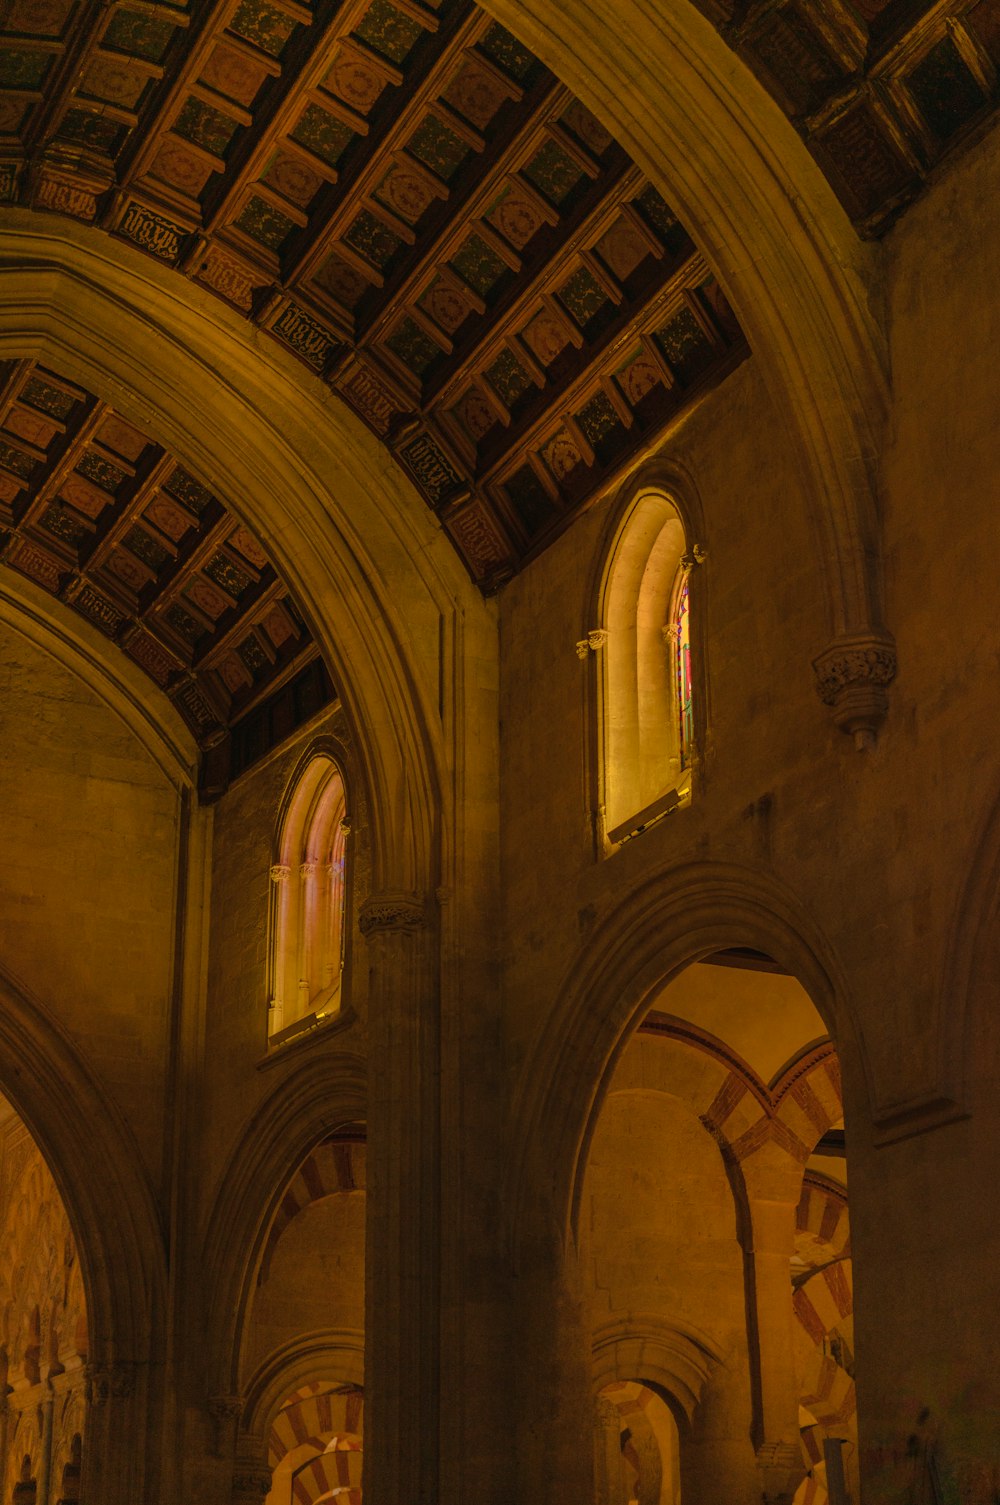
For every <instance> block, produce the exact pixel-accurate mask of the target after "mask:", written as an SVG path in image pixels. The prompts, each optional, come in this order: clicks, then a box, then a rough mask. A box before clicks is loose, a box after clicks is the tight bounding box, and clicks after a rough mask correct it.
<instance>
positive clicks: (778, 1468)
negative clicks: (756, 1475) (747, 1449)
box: [757, 1442, 806, 1505]
mask: <svg viewBox="0 0 1000 1505" xmlns="http://www.w3.org/2000/svg"><path fill="white" fill-rule="evenodd" d="M757 1467H758V1469H759V1470H760V1474H761V1493H762V1495H763V1497H764V1501H765V1505H791V1502H792V1500H793V1499H794V1497H795V1491H796V1490H797V1489H798V1487H799V1485H800V1484H801V1483H802V1480H803V1479H804V1478H805V1476H806V1469H805V1464H804V1463H803V1462H802V1452H801V1449H800V1448H799V1446H798V1445H797V1444H795V1443H793V1442H763V1443H761V1445H760V1447H759V1448H758V1449H757Z"/></svg>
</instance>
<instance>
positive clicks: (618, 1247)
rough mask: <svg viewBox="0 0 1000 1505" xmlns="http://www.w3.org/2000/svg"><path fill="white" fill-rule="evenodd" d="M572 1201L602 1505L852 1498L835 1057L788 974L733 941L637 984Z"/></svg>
mask: <svg viewBox="0 0 1000 1505" xmlns="http://www.w3.org/2000/svg"><path fill="white" fill-rule="evenodd" d="M578 1208H579V1222H578V1257H579V1270H580V1289H581V1292H582V1297H583V1303H584V1310H585V1313H586V1321H587V1322H588V1323H589V1329H590V1336H591V1343H592V1352H593V1396H594V1403H595V1416H596V1418H597V1425H596V1429H595V1460H596V1468H595V1476H596V1480H597V1491H598V1499H599V1500H600V1501H601V1502H602V1505H680V1502H681V1501H682V1500H683V1502H684V1505H692V1502H698V1501H700V1500H701V1499H703V1498H704V1499H708V1498H721V1497H724V1496H725V1495H727V1494H728V1496H729V1497H732V1498H736V1497H741V1496H745V1497H747V1498H749V1494H750V1492H751V1491H752V1492H758V1493H759V1492H760V1490H761V1489H763V1490H764V1492H765V1493H766V1494H767V1495H769V1496H772V1497H774V1498H780V1499H783V1500H786V1501H788V1502H791V1501H792V1500H793V1499H794V1501H795V1505H825V1502H826V1501H827V1500H828V1499H829V1500H830V1501H832V1502H834V1505H842V1502H843V1501H844V1499H845V1497H846V1495H845V1492H846V1493H848V1494H852V1495H853V1496H854V1497H855V1498H856V1497H857V1486H858V1481H857V1419H856V1404H855V1390H854V1336H853V1293H852V1276H851V1259H850V1254H851V1250H850V1231H849V1215H848V1201H847V1153H846V1143H845V1133H844V1110H843V1101H842V1093H841V1085H840V1068H839V1062H838V1058H837V1053H836V1047H835V1045H834V1042H833V1040H832V1039H831V1037H830V1035H829V1032H828V1029H827V1026H826V1024H825V1023H824V1021H823V1019H822V1017H821V1016H820V1014H819V1012H818V1011H817V1010H816V1008H815V1006H814V1005H813V1003H812V1001H811V999H810V997H809V995H808V993H807V992H806V990H805V989H804V988H803V987H802V985H801V984H800V983H799V982H798V980H797V979H796V978H795V977H793V976H791V975H790V974H789V973H788V972H786V971H785V970H784V969H783V968H782V967H781V966H780V965H779V964H778V963H777V962H775V961H774V960H772V958H771V957H769V956H767V955H766V954H764V953H763V952H760V951H757V950H753V949H750V948H747V947H734V948H728V949H724V950H720V951H717V952H714V953H712V954H710V955H707V956H705V957H703V958H702V959H701V960H699V961H696V962H693V963H691V964H690V965H688V966H687V967H685V968H684V969H683V970H682V971H681V972H679V973H678V974H676V975H675V976H674V977H673V978H672V979H671V980H670V981H669V982H667V983H666V984H665V985H663V986H661V987H660V988H658V989H655V990H654V991H653V993H652V994H651V995H650V1007H649V1008H648V1010H647V1011H646V1013H645V1014H644V1016H643V1017H642V1019H641V1022H640V1023H639V1026H638V1028H637V1030H636V1031H635V1033H634V1034H633V1035H632V1037H631V1038H630V1039H629V1040H628V1041H627V1042H626V1044H625V1045H624V1047H623V1048H622V1050H621V1051H620V1053H619V1055H618V1057H617V1059H616V1061H615V1064H614V1066H613V1068H612V1070H611V1073H610V1076H609V1079H608V1081H607V1083H606V1088H605V1091H604V1093H603V1096H602V1100H601V1103H600V1107H599V1110H598V1113H597V1116H596V1119H595V1120H594V1122H593V1128H592V1132H591V1134H590V1137H589V1143H588V1147H587V1155H586V1165H585V1169H584V1171H583V1178H582V1188H581V1196H580V1199H579V1204H578ZM654 1402H657V1403H658V1404H659V1405H665V1406H666V1407H667V1418H668V1419H669V1421H670V1427H669V1428H667V1429H666V1430H664V1428H663V1427H660V1428H659V1429H657V1428H655V1427H654V1426H653V1421H654V1420H655V1419H656V1417H657V1415H658V1414H659V1413H658V1407H657V1404H656V1403H654ZM626 1413H628V1414H626ZM662 1419H663V1418H661V1420H662ZM664 1439H666V1443H665V1440H664Z"/></svg>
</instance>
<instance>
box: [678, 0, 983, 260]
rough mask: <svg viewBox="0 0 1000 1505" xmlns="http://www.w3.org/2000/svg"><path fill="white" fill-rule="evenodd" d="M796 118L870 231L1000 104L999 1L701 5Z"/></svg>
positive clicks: (724, 1) (703, 0) (806, 0)
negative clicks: (999, 75) (999, 74)
mask: <svg viewBox="0 0 1000 1505" xmlns="http://www.w3.org/2000/svg"><path fill="white" fill-rule="evenodd" d="M695 3H696V4H697V5H698V7H699V9H700V10H701V11H702V12H703V13H704V14H705V15H706V16H707V17H708V19H709V20H710V21H711V22H712V23H713V25H714V26H715V27H716V29H717V30H718V31H719V32H720V33H721V35H722V36H723V37H724V38H725V40H726V41H727V42H728V43H729V44H730V46H731V47H732V48H733V49H734V51H736V52H737V53H738V54H739V55H740V57H742V58H743V60H744V62H746V63H747V64H748V66H749V67H750V68H752V69H753V71H754V72H755V73H756V74H757V76H758V78H760V80H761V81H762V82H763V83H764V85H765V86H766V87H767V88H768V90H769V91H770V93H771V94H772V95H773V97H774V98H775V99H776V100H777V102H778V104H779V105H780V106H781V107H782V109H783V110H784V111H785V113H786V114H787V115H788V117H789V118H790V119H791V121H792V122H793V124H794V125H795V127H796V129H797V130H798V132H799V134H800V135H801V136H802V138H803V140H804V141H805V142H806V144H807V145H808V147H809V149H810V151H811V152H812V154H813V156H814V157H815V159H816V161H817V162H818V164H819V166H820V167H821V168H822V170H823V172H824V173H825V174H826V176H827V179H828V180H829V182H830V184H831V186H832V187H833V189H834V191H835V192H836V193H837V195H838V197H839V198H840V200H841V202H842V203H843V205H844V207H845V208H846V209H847V211H848V213H849V214H850V215H851V217H852V219H853V220H854V223H855V224H856V226H857V227H858V229H859V230H860V232H861V233H862V234H863V235H867V236H875V235H880V234H881V233H882V232H883V231H885V230H886V229H887V228H888V227H889V226H890V225H891V224H892V223H893V221H894V220H895V219H896V217H897V216H898V215H899V214H900V212H901V211H902V210H903V209H904V208H905V207H906V205H907V204H908V203H910V201H911V200H912V199H913V198H914V197H915V196H916V195H917V194H918V193H919V192H920V189H921V188H922V186H923V184H924V182H925V181H926V179H927V176H928V174H929V173H930V172H931V171H932V169H933V168H934V167H935V166H936V165H937V163H938V162H939V161H940V160H941V158H942V157H943V156H944V155H945V153H946V152H947V151H949V150H950V149H951V148H952V147H953V146H955V145H956V144H957V143H958V142H960V141H962V140H963V139H966V138H968V137H969V135H970V134H973V133H974V132H975V130H976V128H977V127H979V126H982V125H983V123H984V122H985V121H986V120H988V119H989V117H990V116H991V115H992V114H993V112H994V111H995V109H996V107H997V103H998V102H1000V81H998V72H997V70H998V66H1000V0H957V3H956V0H937V3H934V4H931V3H929V0H854V3H853V4H852V3H850V0H777V3H775V0H751V3H749V4H748V3H746V0H695Z"/></svg>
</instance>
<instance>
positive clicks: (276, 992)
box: [267, 752, 350, 1045]
mask: <svg viewBox="0 0 1000 1505" xmlns="http://www.w3.org/2000/svg"><path fill="white" fill-rule="evenodd" d="M349 827H350V822H349V820H348V818H347V809H346V795H345V790H344V780H343V776H342V774H341V772H340V769H339V767H338V765H337V763H336V762H335V761H334V759H333V758H332V757H331V756H330V755H329V754H328V753H325V752H316V753H314V754H313V755H312V756H311V757H310V758H309V759H308V760H307V761H306V763H305V765H304V766H303V767H301V768H300V771H299V773H298V774H297V776H296V779H295V781H294V783H293V785H292V788H291V791H290V795H289V796H288V797H287V798H286V800H285V803H284V811H283V814H282V816H281V818H280V822H279V828H278V833H277V840H276V843H275V861H274V863H273V865H272V867H271V880H272V882H271V914H270V940H269V979H270V1002H269V1007H268V1031H267V1032H268V1041H269V1043H270V1044H271V1045H276V1044H280V1043H282V1042H283V1041H284V1040H287V1039H289V1038H291V1037H293V1036H295V1035H297V1034H299V1033H300V1032H302V1031H303V1030H305V1029H307V1028H309V1027H310V1026H311V1025H312V1024H314V1023H317V1022H319V1021H320V1020H322V1019H324V1018H325V1017H326V1016H327V1015H329V1014H335V1013H338V1012H339V1011H340V1010H341V1008H342V1007H343V1006H344V1000H343V997H342V992H343V975H344V943H345V928H346V927H345V910H346V895H347V883H346V872H345V868H346V844H347V835H348V831H349Z"/></svg>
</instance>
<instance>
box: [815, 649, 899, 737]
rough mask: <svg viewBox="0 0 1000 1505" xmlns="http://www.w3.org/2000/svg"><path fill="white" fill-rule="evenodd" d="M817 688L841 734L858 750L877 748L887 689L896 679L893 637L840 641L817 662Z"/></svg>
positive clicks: (887, 704) (816, 659)
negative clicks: (851, 741)
mask: <svg viewBox="0 0 1000 1505" xmlns="http://www.w3.org/2000/svg"><path fill="white" fill-rule="evenodd" d="M813 668H814V670H815V671H816V688H817V690H818V692H819V697H820V699H821V700H822V701H823V703H824V705H828V706H829V707H830V709H831V711H832V712H833V719H834V721H835V722H836V723H837V725H838V726H839V727H840V729H841V731H844V732H847V733H848V735H849V736H851V737H853V738H854V745H855V746H856V747H858V748H866V747H873V746H874V745H875V739H876V737H877V735H878V730H879V727H880V726H881V725H882V722H883V721H884V720H885V715H886V711H887V710H888V707H889V701H888V697H887V695H886V689H887V687H888V686H889V685H890V684H891V683H892V681H893V680H894V679H895V677H896V648H895V644H894V643H893V641H892V639H891V638H889V637H875V636H873V635H865V636H858V637H844V638H838V639H837V641H836V642H835V643H832V644H831V645H830V647H829V648H827V650H826V652H825V653H821V654H820V655H819V657H818V658H815V659H813Z"/></svg>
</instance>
